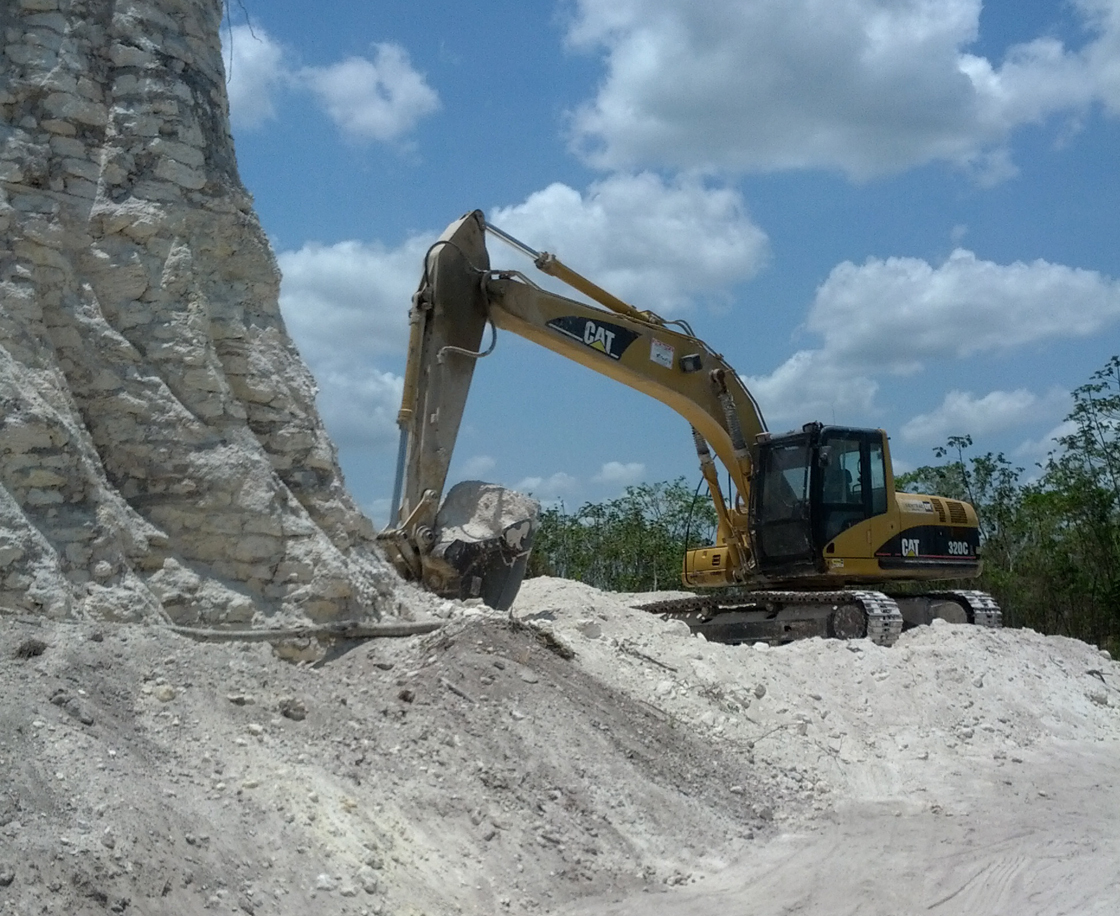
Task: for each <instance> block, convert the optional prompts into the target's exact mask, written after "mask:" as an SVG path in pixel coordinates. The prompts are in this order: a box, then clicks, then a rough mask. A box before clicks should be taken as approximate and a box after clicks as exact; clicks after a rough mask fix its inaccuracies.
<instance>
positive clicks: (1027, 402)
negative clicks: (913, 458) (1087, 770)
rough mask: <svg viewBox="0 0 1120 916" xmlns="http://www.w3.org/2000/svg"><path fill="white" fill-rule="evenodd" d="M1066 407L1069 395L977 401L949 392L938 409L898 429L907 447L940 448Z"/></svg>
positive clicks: (1000, 394)
mask: <svg viewBox="0 0 1120 916" xmlns="http://www.w3.org/2000/svg"><path fill="white" fill-rule="evenodd" d="M1068 405H1069V395H1067V394H1066V393H1065V392H1063V391H1052V392H1050V393H1049V394H1048V395H1046V396H1045V397H1042V398H1040V397H1038V396H1037V395H1035V394H1034V393H1033V392H1030V391H1027V390H1026V389H1025V388H1019V389H1017V390H1015V391H992V392H990V393H988V394H986V395H984V396H983V397H977V396H976V395H974V394H973V393H972V392H970V391H956V390H954V391H950V392H949V393H948V394H946V395H945V399H944V400H943V401H942V402H941V404H940V405H938V407H937V408H936V409H935V410H933V411H931V412H930V413H927V414H920V415H919V416H916V417H914V418H912V419H911V420H909V421H908V422H907V423H906V424H905V425H904V426H903V427H902V429H901V431H900V432H901V435H902V439H903V441H905V442H909V443H935V444H940V443H942V442H944V441H945V440H946V439H948V437H949V436H963V435H971V436H975V437H976V438H978V439H983V438H984V437H985V436H990V435H992V434H993V433H997V432H1002V431H1004V430H1007V429H1013V428H1014V427H1016V426H1021V425H1024V424H1026V423H1031V422H1034V421H1035V420H1037V419H1038V418H1039V417H1040V416H1041V417H1045V416H1047V415H1054V414H1060V412H1061V411H1062V409H1063V408H1066V407H1068Z"/></svg>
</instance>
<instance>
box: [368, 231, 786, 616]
mask: <svg viewBox="0 0 1120 916" xmlns="http://www.w3.org/2000/svg"><path fill="white" fill-rule="evenodd" d="M487 230H489V231H490V232H492V233H493V234H495V235H497V236H498V237H500V238H502V239H503V240H505V241H507V242H509V243H511V244H513V245H515V246H516V247H518V248H521V249H522V250H523V251H524V252H525V253H527V254H529V255H530V256H531V257H532V258H533V260H534V262H535V263H536V265H537V266H538V268H540V269H541V270H542V271H544V272H545V273H548V274H551V275H553V276H555V277H557V278H559V279H561V280H563V281H564V282H566V283H567V284H568V285H570V286H572V287H573V288H574V289H576V290H578V291H579V292H581V293H583V294H584V295H586V296H588V297H589V298H592V299H594V300H595V301H596V303H597V304H596V305H590V304H587V303H584V302H580V301H576V300H574V299H569V298H566V297H564V296H560V295H557V294H555V293H552V292H549V291H547V290H545V289H542V288H541V287H540V286H538V285H537V284H535V283H533V282H532V281H531V280H530V279H529V278H528V277H526V276H525V275H524V274H522V273H520V272H519V271H515V270H492V269H491V268H490V259H489V254H488V252H487V249H486V244H485V233H486V231H487ZM488 324H489V325H490V327H491V334H492V335H493V337H492V339H491V342H490V344H489V348H488V350H486V351H483V350H482V349H481V346H482V341H483V338H484V334H485V331H486V326H487V325H488ZM498 330H503V331H511V332H513V333H515V334H517V335H519V336H521V337H524V338H526V339H528V340H531V341H533V342H534V343H537V344H539V345H541V346H543V347H545V348H547V349H549V350H552V351H553V352H555V353H558V354H560V355H561V356H564V357H566V358H568V359H571V360H573V361H575V362H577V363H580V364H581V365H583V366H586V367H587V368H589V369H591V370H593V371H595V372H599V373H600V374H602V375H605V376H608V377H609V378H612V379H615V380H616V381H619V382H622V383H623V384H625V385H628V386H630V387H631V388H634V389H636V390H638V391H640V392H642V393H643V394H646V395H649V396H650V397H653V398H656V399H657V400H659V401H661V402H662V403H664V404H667V405H668V406H669V407H671V408H673V410H675V411H676V412H677V413H679V414H680V415H681V416H682V417H684V419H685V420H686V421H688V423H689V424H690V426H691V428H692V433H693V438H694V442H695V445H696V449H697V454H698V457H699V459H700V464H701V468H702V471H703V474H704V478H705V480H706V482H707V485H708V488H709V491H710V493H711V496H712V500H713V503H714V505H715V508H716V512H717V515H718V518H719V540H720V542H721V543H722V544H725V545H726V547H727V551H728V554H727V555H728V566H729V567H730V569H729V577H730V578H731V579H732V580H739V581H742V580H744V579H746V578H747V577H748V576H749V569H750V567H751V564H752V545H751V540H750V536H749V528H748V524H747V507H748V505H749V494H750V477H751V445H750V444H751V443H753V442H754V441H755V438H756V436H757V435H758V434H759V433H761V432H764V431H765V428H766V427H765V424H764V421H763V419H762V414H761V412H760V411H759V409H758V406H757V404H756V403H755V401H754V399H753V397H752V396H751V394H750V392H749V391H748V390H747V389H746V387H745V386H744V385H743V383H742V381H741V380H740V379H739V377H738V375H737V374H736V373H735V370H734V369H732V368H731V366H729V365H728V364H727V363H726V362H725V361H724V360H723V358H722V357H721V356H720V355H719V354H718V353H716V352H714V351H713V350H712V349H711V348H709V347H708V346H707V345H706V344H705V343H704V342H703V341H701V340H699V339H698V338H697V337H695V336H694V335H693V334H692V333H691V331H690V329H689V328H688V326H687V325H686V324H684V323H683V322H674V323H669V322H666V321H664V320H663V319H661V318H659V317H658V316H657V315H655V314H653V313H651V312H643V311H639V310H638V309H636V308H634V307H633V306H630V305H628V304H627V303H625V302H622V301H621V300H619V299H617V298H616V297H614V296H612V295H610V294H609V293H607V292H606V291H605V290H602V289H601V288H599V287H598V286H596V285H595V284H593V283H591V282H590V281H589V280H587V279H586V278H584V277H582V276H580V275H579V274H577V273H575V272H574V271H572V270H571V269H570V268H568V267H566V266H565V265H563V264H562V263H561V262H560V261H558V260H557V259H556V258H555V257H554V256H553V255H551V254H548V253H541V252H536V251H533V250H532V249H530V248H528V247H527V246H525V245H523V244H522V243H520V242H518V241H517V240H516V239H513V238H512V237H510V236H508V235H507V234H506V233H504V232H501V230H498V229H496V228H495V227H492V226H488V225H487V224H486V222H485V219H484V217H483V214H482V212H481V211H478V210H476V211H473V212H471V213H468V214H467V215H465V216H464V217H462V218H461V219H459V220H458V221H456V222H455V223H453V224H452V225H451V226H449V227H448V228H447V230H445V232H444V233H443V235H442V236H441V237H440V239H439V240H438V241H437V242H436V243H435V244H434V245H433V246H432V248H431V249H430V251H429V252H428V255H427V257H426V258H425V267H424V275H423V277H422V279H421V283H420V288H419V289H418V290H417V292H416V294H415V295H414V297H413V305H412V309H411V312H410V338H409V351H408V364H407V368H406V372H405V382H404V392H403V396H402V404H401V410H400V414H399V415H398V424H399V426H400V429H401V442H400V452H399V459H398V471H397V483H396V486H395V489H394V498H393V508H394V513H395V514H394V517H393V519H392V521H391V523H390V526H389V527H388V528H387V529H386V530H385V531H384V532H382V534H381V536H380V537H381V540H382V542H383V544H385V546H386V548H387V550H388V553H389V555H390V557H391V558H392V559H393V561H394V564H395V565H396V566H397V568H398V570H399V571H400V572H401V573H402V574H403V575H405V576H406V577H407V578H412V579H417V580H420V581H423V582H424V583H425V584H426V585H427V586H428V587H429V588H431V589H432V590H434V591H436V592H438V593H441V594H448V595H454V596H456V597H471V596H473V595H478V596H480V597H483V598H484V600H487V603H491V604H495V606H500V605H502V604H504V603H505V600H506V598H508V600H509V601H512V597H513V594H516V588H517V585H518V584H519V582H520V575H521V572H522V571H523V568H524V557H525V556H526V555H527V553H528V547H529V545H530V543H531V535H532V529H533V527H534V525H535V518H533V517H532V513H531V512H530V511H529V510H528V508H527V507H525V506H524V504H523V503H518V501H517V495H516V494H510V493H509V491H498V490H495V491H494V492H492V493H490V494H489V496H490V503H487V505H486V509H485V511H484V512H483V513H482V515H483V516H485V518H484V519H481V518H480V516H479V513H478V512H477V511H476V512H474V514H473V515H470V511H469V510H465V508H464V506H466V505H469V504H470V502H471V499H473V500H475V501H478V500H479V499H481V500H482V501H483V502H486V495H485V494H481V493H478V492H477V488H476V491H475V492H473V493H472V495H471V498H470V499H467V498H464V499H462V500H455V499H453V498H452V497H453V496H454V495H455V494H454V491H453V492H452V493H451V494H449V498H448V500H447V501H446V503H445V504H444V507H443V508H442V509H441V508H440V498H441V496H442V494H443V488H444V485H445V482H446V478H447V471H448V467H449V465H450V461H451V454H452V450H453V448H454V444H455V439H456V437H457V435H458V430H459V424H460V422H461V420H462V414H463V409H464V407H465V404H466V398H467V393H468V390H469V387H470V382H471V377H472V375H473V372H474V365H475V363H476V362H477V361H478V359H479V358H480V357H481V356H484V355H486V353H487V352H489V349H492V347H493V342H494V340H496V335H497V331H498ZM713 452H714V453H715V457H714V458H713V455H712V453H713ZM716 459H718V461H719V462H720V463H721V464H722V465H723V466H724V467H725V468H726V469H727V472H728V474H729V476H730V480H731V486H732V487H733V489H734V490H735V492H734V493H732V494H728V496H729V497H730V498H725V496H724V494H723V493H722V491H721V488H720V483H719V476H718V474H717V470H716V463H715V461H716ZM458 503H463V505H461V506H458V508H455V507H456V505H457V504H458ZM491 503H492V504H491ZM448 506H451V508H452V510H453V511H452V512H451V515H454V518H452V517H451V515H449V514H448V512H449V510H448ZM468 515H470V518H467V517H466V516H468ZM522 516H523V517H522ZM483 522H484V523H483ZM472 526H473V530H472V531H470V532H469V537H466V538H460V540H459V541H458V542H457V544H456V542H450V543H449V542H448V538H447V537H446V536H445V532H446V531H448V530H454V532H455V533H456V534H457V535H460V534H462V533H463V530H464V529H469V528H472ZM511 544H512V545H513V546H511ZM464 557H468V558H469V559H467V560H465V559H464ZM480 557H481V559H480ZM471 564H473V565H471ZM467 565H470V568H469V569H466V568H464V566H467ZM518 567H520V571H519V569H518ZM513 578H516V580H517V581H516V582H512V579H513ZM511 591H512V594H511Z"/></svg>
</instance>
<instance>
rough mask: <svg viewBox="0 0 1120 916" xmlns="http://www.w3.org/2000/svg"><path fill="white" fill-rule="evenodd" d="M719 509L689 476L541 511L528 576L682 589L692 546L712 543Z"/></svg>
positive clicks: (618, 586) (610, 586)
mask: <svg viewBox="0 0 1120 916" xmlns="http://www.w3.org/2000/svg"><path fill="white" fill-rule="evenodd" d="M714 533H715V510H714V508H713V506H712V504H711V501H710V500H709V499H708V497H707V496H706V495H700V496H697V495H696V494H695V492H694V491H693V490H691V489H689V488H688V487H687V486H686V484H685V481H684V478H678V479H677V480H674V481H670V482H661V483H651V484H650V483H643V484H639V485H637V486H632V487H627V488H626V491H625V492H624V493H623V495H622V496H620V497H618V498H617V499H612V500H607V501H606V502H601V503H585V504H584V505H582V506H581V507H580V508H579V509H578V510H577V511H576V512H574V513H568V512H566V511H565V509H564V507H563V506H562V505H561V506H559V507H552V508H547V509H545V510H543V511H542V513H541V524H540V528H539V529H538V531H537V535H536V537H535V539H534V542H533V554H532V556H531V557H530V560H529V569H528V571H527V575H530V576H534V575H553V576H562V577H563V578H566V579H576V580H578V581H580V582H586V583H587V584H588V585H594V586H595V587H597V588H605V589H612V590H615V591H631V592H637V591H651V590H657V589H666V588H680V587H681V564H682V562H683V560H684V553H685V550H686V548H687V547H695V546H700V545H702V544H710V543H711V539H712V538H713V537H714Z"/></svg>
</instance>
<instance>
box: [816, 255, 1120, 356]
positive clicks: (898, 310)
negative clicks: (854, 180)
mask: <svg viewBox="0 0 1120 916" xmlns="http://www.w3.org/2000/svg"><path fill="white" fill-rule="evenodd" d="M1118 319H1120V282H1117V281H1116V280H1113V279H1111V278H1108V277H1105V276H1103V275H1102V274H1100V273H1097V272H1096V271H1092V270H1081V269H1078V268H1074V267H1067V266H1065V265H1063V264H1052V263H1050V262H1048V261H1043V260H1036V261H1032V262H1031V263H1023V262H1021V261H1016V262H1015V263H1013V264H996V263H994V262H992V261H983V260H981V259H979V258H977V257H976V255H975V254H973V253H972V252H971V251H966V250H964V249H957V250H956V251H954V252H953V253H952V254H951V255H950V256H949V258H948V259H947V260H946V261H945V262H944V263H943V264H941V265H940V266H938V267H934V266H933V265H931V264H929V263H928V262H927V261H924V260H921V259H919V258H887V259H885V260H881V259H878V258H869V259H868V260H867V261H865V262H864V263H863V264H862V265H856V264H853V263H852V262H850V261H845V262H844V263H842V264H840V265H838V266H837V267H835V268H833V270H832V272H831V274H829V277H828V279H827V280H825V282H824V283H823V284H822V285H821V287H820V288H819V289H818V290H817V295H816V299H815V301H814V303H813V307H812V310H811V311H810V313H809V320H808V323H807V326H808V328H809V329H810V330H812V331H816V332H818V333H820V334H822V335H823V336H824V339H825V349H827V350H828V351H829V352H831V353H833V354H835V355H836V357H838V358H840V359H843V360H844V361H845V362H848V363H853V364H856V363H859V362H861V361H865V360H875V361H878V362H880V363H882V364H884V365H885V366H886V367H887V368H888V369H889V370H890V371H892V372H902V373H905V372H911V371H916V370H918V369H920V368H921V367H922V366H923V364H924V362H926V361H927V360H931V359H937V358H941V357H958V358H960V357H966V356H972V355H974V354H977V353H982V352H987V351H1000V350H1004V351H1006V350H1013V349H1016V348H1018V347H1021V346H1023V345H1024V344H1028V343H1034V342H1036V341H1040V340H1048V339H1053V338H1059V337H1086V336H1088V335H1090V334H1095V333H1097V332H1099V331H1100V330H1101V329H1102V328H1104V327H1105V326H1107V325H1109V324H1112V323H1113V322H1115V321H1117V320H1118Z"/></svg>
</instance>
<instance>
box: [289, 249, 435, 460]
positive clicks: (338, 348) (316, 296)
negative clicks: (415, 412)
mask: <svg viewBox="0 0 1120 916" xmlns="http://www.w3.org/2000/svg"><path fill="white" fill-rule="evenodd" d="M434 238H435V236H434V235H433V236H432V238H431V239H425V238H421V237H418V236H417V237H413V238H410V239H408V240H407V241H406V242H405V243H404V244H402V245H401V246H400V247H398V248H395V249H386V248H384V247H383V246H381V245H378V244H376V243H373V244H364V243H361V242H355V241H347V242H339V243H338V244H337V245H317V244H308V245H305V246H304V247H303V248H301V249H300V250H298V251H283V252H281V253H280V254H279V255H278V258H277V259H278V261H279V262H280V268H281V270H282V272H283V275H284V279H283V282H282V284H281V287H280V309H281V311H282V313H283V315H284V321H285V322H286V324H287V326H288V330H289V333H290V334H291V336H292V339H293V340H294V341H295V342H296V345H297V346H298V347H299V350H300V353H301V354H302V355H303V358H304V359H305V360H306V361H307V364H308V366H309V367H310V368H311V371H312V373H313V374H314V376H315V379H316V381H317V382H318V383H319V389H320V395H319V409H320V412H321V413H322V415H323V419H324V422H325V423H326V424H327V428H328V429H329V430H330V433H331V436H332V437H333V438H334V440H335V441H336V442H338V443H339V444H340V445H351V444H360V445H372V444H385V443H387V442H390V441H395V439H396V415H397V410H398V408H399V407H400V398H401V388H402V383H401V378H400V377H399V376H397V375H395V374H393V373H391V372H386V371H384V370H383V369H381V368H379V366H378V364H379V363H380V362H383V361H384V359H385V358H386V357H387V356H390V355H391V356H392V357H395V358H396V359H398V360H399V359H403V356H404V352H405V347H406V345H407V341H408V310H409V306H410V304H411V298H412V293H413V292H414V290H415V289H416V285H417V283H418V281H419V279H420V270H421V262H422V260H423V257H424V252H425V251H427V248H428V245H429V244H431V241H432V240H433V239H434Z"/></svg>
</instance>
